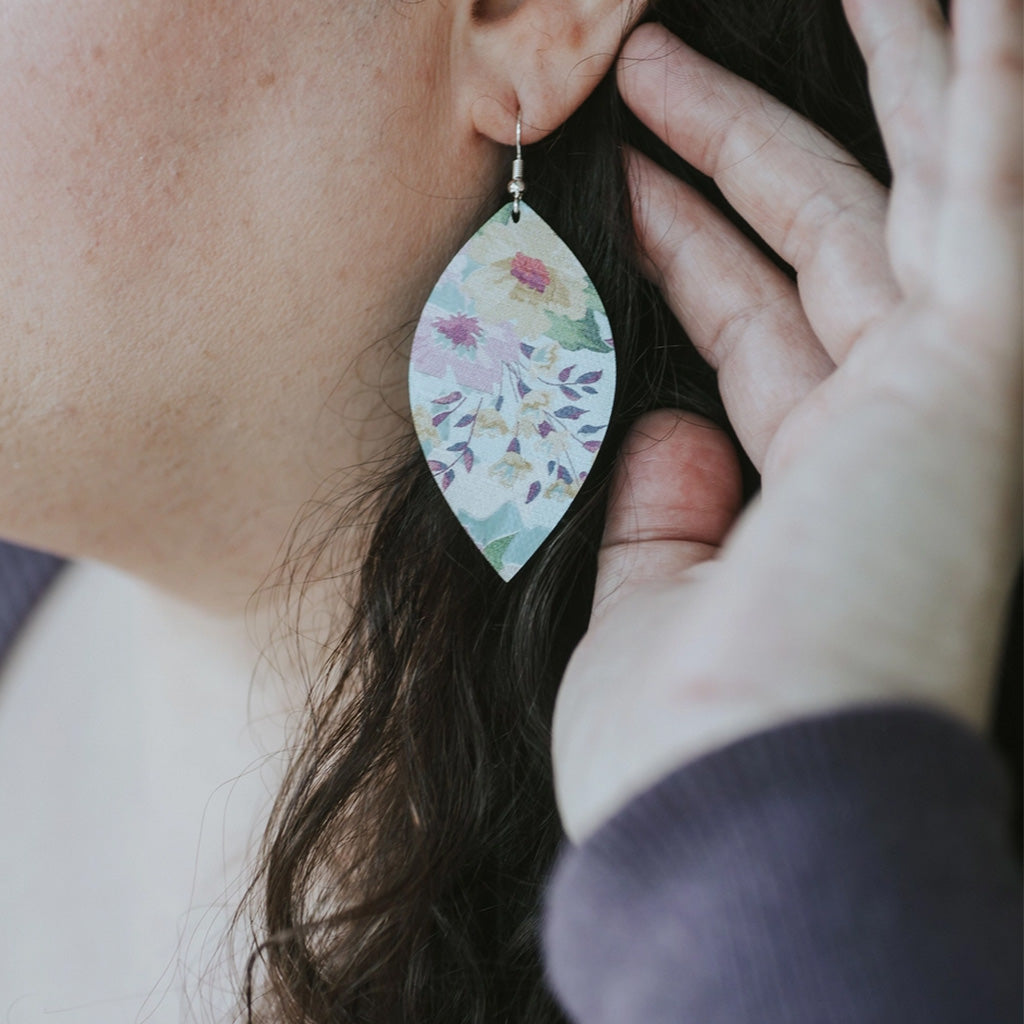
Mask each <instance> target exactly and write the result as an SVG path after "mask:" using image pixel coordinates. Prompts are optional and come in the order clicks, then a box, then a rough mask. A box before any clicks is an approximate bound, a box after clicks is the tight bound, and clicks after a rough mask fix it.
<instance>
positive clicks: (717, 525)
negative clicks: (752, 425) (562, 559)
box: [594, 409, 742, 619]
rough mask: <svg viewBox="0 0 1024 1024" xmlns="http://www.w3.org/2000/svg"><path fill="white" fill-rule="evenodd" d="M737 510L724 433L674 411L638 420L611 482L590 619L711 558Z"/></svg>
mask: <svg viewBox="0 0 1024 1024" xmlns="http://www.w3.org/2000/svg"><path fill="white" fill-rule="evenodd" d="M741 502H742V484H741V478H740V466H739V459H738V458H737V456H736V451H735V449H734V448H733V445H732V442H731V441H730V440H729V438H728V436H727V435H726V434H725V432H724V431H722V430H721V429H720V428H718V427H717V426H715V425H714V424H713V423H712V422H711V421H710V420H706V419H704V418H703V417H701V416H697V415H695V414H693V413H687V412H682V411H680V410H678V409H659V410H658V411H656V412H651V413H647V414H646V415H644V416H642V417H641V418H640V419H639V420H637V422H636V423H635V424H634V425H633V427H632V429H631V430H630V432H629V434H628V435H627V436H626V440H625V442H624V443H623V446H622V451H621V452H620V454H619V463H618V466H617V467H616V470H615V478H614V480H613V482H612V496H611V499H610V501H609V505H608V514H607V518H606V521H605V531H604V538H603V540H602V542H601V551H600V554H599V556H598V574H597V587H596V590H595V593H594V618H595V619H597V618H601V617H603V616H605V615H607V614H608V613H609V612H611V611H613V610H614V608H615V607H616V606H617V605H618V603H619V602H620V601H621V600H622V599H623V598H624V597H626V596H627V595H628V594H629V593H631V592H632V591H633V590H634V589H636V587H637V586H639V585H640V584H646V583H657V582H662V581H664V582H670V581H672V580H676V579H678V578H679V577H680V576H681V575H682V574H684V573H686V572H688V571H689V570H691V569H693V567H694V566H695V565H698V564H699V563H701V562H704V561H707V560H708V559H709V558H712V557H713V556H714V555H715V554H716V552H717V551H718V549H719V547H720V546H721V544H722V541H723V540H724V538H725V536H726V534H727V533H728V532H729V529H730V528H731V526H732V524H733V522H734V521H735V519H736V516H737V514H738V512H739V508H740V504H741Z"/></svg>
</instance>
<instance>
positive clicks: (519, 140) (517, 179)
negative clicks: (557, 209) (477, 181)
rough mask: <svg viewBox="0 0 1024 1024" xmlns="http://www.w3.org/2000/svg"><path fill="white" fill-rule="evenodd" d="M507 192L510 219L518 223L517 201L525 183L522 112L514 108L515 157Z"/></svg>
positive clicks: (524, 188)
mask: <svg viewBox="0 0 1024 1024" xmlns="http://www.w3.org/2000/svg"><path fill="white" fill-rule="evenodd" d="M508 190H509V192H511V193H512V219H513V220H514V221H515V222H516V223H517V224H518V223H519V200H520V198H521V197H522V194H523V193H524V192H525V191H526V182H525V181H524V180H523V111H522V109H521V108H519V107H517V108H516V156H515V159H514V160H513V161H512V180H511V181H510V182H509V183H508Z"/></svg>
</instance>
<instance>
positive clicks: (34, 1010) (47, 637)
mask: <svg viewBox="0 0 1024 1024" xmlns="http://www.w3.org/2000/svg"><path fill="white" fill-rule="evenodd" d="M258 660H259V651H258V650H257V648H256V646H255V644H253V643H252V642H251V641H250V640H249V639H248V638H247V637H246V635H245V629H244V628H243V626H242V624H241V623H239V622H237V621H231V622H228V621H221V620H217V619H214V618H212V617H210V616H208V615H204V614H203V613H201V612H199V611H197V610H195V609H192V608H190V607H188V606H186V605H183V604H181V603H180V602H177V601H175V600H173V599H170V598H168V597H166V596H165V595H162V594H159V593H157V592H156V591H154V590H153V589H151V588H149V587H147V586H146V585H144V584H142V583H140V582H138V581H137V580H134V579H132V578H131V577H129V576H126V575H124V574H122V573H119V572H116V571H114V570H111V569H109V568H105V567H101V566H97V565H91V564H77V565H73V566H71V567H70V568H69V569H67V570H66V571H65V573H64V574H63V575H62V576H61V577H60V578H59V579H58V581H57V582H56V584H54V586H53V587H52V588H51V591H50V592H49V593H48V594H47V595H46V596H45V598H44V599H43V601H42V603H41V604H40V605H39V606H38V608H37V609H36V611H35V613H34V615H33V617H32V619H31V620H30V622H29V624H28V626H27V628H26V629H25V630H24V631H23V633H22V635H21V636H20V637H19V638H18V640H17V641H16V643H15V646H14V648H13V649H12V651H11V653H10V656H9V658H8V660H7V662H6V663H5V665H4V671H3V674H2V678H0V1021H4V1022H5V1024H43V1022H45V1024H122V1022H123V1024H133V1022H136V1021H140V1022H141V1021H146V1022H150V1024H164V1022H167V1024H178V1022H180V1021H185V1020H203V1021H207V1020H216V1021H220V1020H225V1019H228V1018H229V1017H230V1016H231V1011H232V1009H233V1008H234V1007H235V1005H236V996H237V990H236V989H235V988H234V981H235V980H236V977H237V976H236V974H235V973H233V970H234V968H233V967H230V966H229V967H226V966H225V958H226V957H229V956H230V953H229V950H228V949H227V948H226V947H225V946H224V939H225V933H226V929H227V924H228V922H229V920H230V917H231V914H232V913H233V911H234V909H235V907H236V905H237V901H238V897H239V894H240V892H241V890H242V888H243V887H244V885H245V883H246V882H247V881H248V878H247V875H246V870H245V869H246V863H247V853H248V851H249V850H250V849H251V848H252V847H253V846H254V843H255V842H256V841H258V839H259V837H260V835H261V832H262V827H263V824H264V821H265V818H266V813H267V811H268V809H269V805H270V801H271V799H272V797H273V795H274V793H275V792H276V790H277V788H278V786H279V784H280V777H281V765H280V761H279V758H278V756H276V755H277V752H278V751H279V750H281V749H282V747H283V744H284V740H283V737H284V723H285V717H286V716H285V713H284V711H283V708H284V706H285V701H284V700H283V699H282V696H281V688H280V686H279V685H277V686H275V685H272V684H271V683H270V682H268V681H267V680H263V681H257V682H255V683H254V682H253V671H254V668H255V666H256V665H257V662H258ZM243 938H244V932H243ZM238 959H239V957H238V956H236V959H235V966H238V967H239V968H240V966H241V965H244V952H243V953H242V954H240V959H241V965H239V964H238Z"/></svg>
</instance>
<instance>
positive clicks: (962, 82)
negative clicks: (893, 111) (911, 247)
mask: <svg viewBox="0 0 1024 1024" xmlns="http://www.w3.org/2000/svg"><path fill="white" fill-rule="evenodd" d="M1021 6H1022V5H1021V2H1020V0H966V2H964V0H961V2H960V3H958V4H957V5H956V6H955V7H954V10H953V21H954V35H953V39H954V65H955V68H954V77H953V80H952V83H951V86H950V97H949V100H950V111H949V125H948V135H947V139H946V151H945V160H946V182H945V194H944V197H943V203H942V206H941V208H940V214H939V218H938V239H937V245H936V262H935V280H934V294H935V297H936V299H937V300H938V301H939V302H940V303H941V304H942V305H943V306H944V307H945V308H946V309H947V310H948V312H949V315H950V318H951V319H952V320H953V321H954V322H957V323H960V324H967V323H969V324H970V325H971V327H972V334H973V336H974V340H975V343H976V344H978V345H985V344H986V343H994V344H1002V345H1005V343H1006V341H1008V340H1009V341H1013V342H1014V343H1015V347H1016V356H1015V357H1014V358H1015V359H1019V332H1020V286H1021V191H1022V187H1024V186H1022V166H1021V165H1022V149H1024V140H1022V120H1024V115H1022V73H1021V68H1022V55H1021V49H1022V44H1021V33H1022V26H1021V21H1022V15H1021ZM1008 354H1010V355H1011V356H1013V353H1008ZM1010 372H1013V371H1012V370H1011V371H1010ZM1016 376H1017V377H1018V378H1019V370H1017V371H1016Z"/></svg>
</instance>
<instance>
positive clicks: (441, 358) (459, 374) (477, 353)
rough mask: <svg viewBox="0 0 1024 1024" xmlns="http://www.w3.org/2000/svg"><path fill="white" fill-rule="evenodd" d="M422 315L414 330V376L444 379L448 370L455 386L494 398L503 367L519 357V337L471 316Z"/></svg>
mask: <svg viewBox="0 0 1024 1024" xmlns="http://www.w3.org/2000/svg"><path fill="white" fill-rule="evenodd" d="M437 312H438V313H439V314H442V315H440V316H429V317H428V316H424V317H423V319H422V320H420V324H419V327H418V328H417V330H416V340H415V342H414V344H413V360H414V367H415V369H416V371H417V373H421V374H425V375H426V376H428V377H440V378H442V379H444V378H446V377H447V375H448V372H449V371H451V373H452V375H453V376H454V378H455V381H456V383H457V384H458V385H459V387H461V388H464V389H465V390H467V391H469V392H474V393H476V394H484V395H495V394H497V393H498V391H499V390H500V387H501V379H502V376H503V374H504V373H505V364H506V363H508V364H512V365H516V364H518V363H519V361H520V359H521V358H522V353H521V352H520V350H519V337H518V335H516V334H515V333H514V332H513V331H512V330H511V329H510V328H509V326H508V325H507V324H494V325H491V326H488V327H487V328H485V327H483V325H481V324H480V322H479V320H478V319H477V318H476V317H475V316H468V315H467V314H465V313H462V312H459V313H447V312H446V311H445V310H442V309H440V308H438V309H437Z"/></svg>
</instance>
